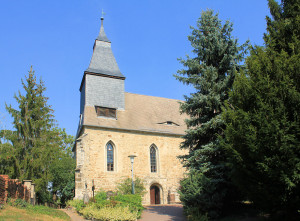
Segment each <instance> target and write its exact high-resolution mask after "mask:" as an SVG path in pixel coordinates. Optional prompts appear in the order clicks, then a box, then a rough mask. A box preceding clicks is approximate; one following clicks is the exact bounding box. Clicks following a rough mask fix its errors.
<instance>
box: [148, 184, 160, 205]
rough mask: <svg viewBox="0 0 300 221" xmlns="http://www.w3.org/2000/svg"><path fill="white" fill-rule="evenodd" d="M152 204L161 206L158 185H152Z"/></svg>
mask: <svg viewBox="0 0 300 221" xmlns="http://www.w3.org/2000/svg"><path fill="white" fill-rule="evenodd" d="M150 203H151V204H160V193H159V187H158V186H156V185H152V186H151V187H150Z"/></svg>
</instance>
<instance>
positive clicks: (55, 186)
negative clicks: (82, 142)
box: [50, 128, 76, 206]
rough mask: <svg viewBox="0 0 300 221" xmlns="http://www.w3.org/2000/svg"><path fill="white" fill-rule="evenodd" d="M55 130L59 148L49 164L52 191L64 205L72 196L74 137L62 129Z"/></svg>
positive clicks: (74, 164) (73, 182)
mask: <svg viewBox="0 0 300 221" xmlns="http://www.w3.org/2000/svg"><path fill="white" fill-rule="evenodd" d="M55 131H56V132H57V133H58V135H59V140H58V141H59V143H58V145H59V146H60V147H61V149H60V152H59V155H58V157H57V159H55V161H54V162H53V163H52V164H51V166H50V173H51V175H52V179H51V182H52V193H53V194H56V195H58V196H59V197H60V203H61V204H62V205H63V206H64V205H65V203H66V201H67V200H70V199H72V198H73V197H74V190H75V167H76V162H75V159H74V158H73V157H72V156H73V154H72V151H71V149H72V145H73V143H74V137H73V136H71V135H67V133H66V132H65V130H64V129H63V130H61V129H58V128H55Z"/></svg>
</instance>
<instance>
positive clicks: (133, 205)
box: [113, 194, 144, 217]
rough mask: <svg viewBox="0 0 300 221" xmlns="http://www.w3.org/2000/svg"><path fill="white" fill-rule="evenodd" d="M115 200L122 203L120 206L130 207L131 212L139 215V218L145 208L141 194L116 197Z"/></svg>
mask: <svg viewBox="0 0 300 221" xmlns="http://www.w3.org/2000/svg"><path fill="white" fill-rule="evenodd" d="M113 200H115V201H117V202H120V206H123V207H128V208H129V209H130V211H131V212H132V213H134V214H137V216H138V217H140V216H141V215H142V211H143V210H144V207H143V206H142V197H141V195H139V194H135V195H133V194H130V195H121V194H119V195H116V196H114V197H113Z"/></svg>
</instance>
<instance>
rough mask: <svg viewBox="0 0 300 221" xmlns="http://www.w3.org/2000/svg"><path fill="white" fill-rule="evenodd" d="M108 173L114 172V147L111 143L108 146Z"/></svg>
mask: <svg viewBox="0 0 300 221" xmlns="http://www.w3.org/2000/svg"><path fill="white" fill-rule="evenodd" d="M106 151H107V154H106V156H107V171H114V147H113V145H112V144H111V143H108V144H107V145H106Z"/></svg>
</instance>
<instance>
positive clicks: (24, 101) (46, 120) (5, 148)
mask: <svg viewBox="0 0 300 221" xmlns="http://www.w3.org/2000/svg"><path fill="white" fill-rule="evenodd" d="M22 85H23V88H24V90H25V94H24V95H22V93H21V92H20V91H19V93H18V96H17V95H15V99H16V101H17V103H18V105H19V107H18V108H17V109H15V108H13V107H12V106H11V105H6V109H7V111H8V112H9V113H10V114H11V116H12V118H13V125H14V128H15V130H14V131H9V130H6V131H1V133H0V136H1V137H2V140H4V144H2V145H1V147H0V152H1V156H0V165H1V166H0V172H1V173H4V174H8V175H10V177H11V178H17V179H20V180H24V179H25V180H33V182H34V183H35V184H36V191H37V196H38V197H39V201H40V202H43V201H48V200H49V197H50V196H49V194H48V192H47V187H48V184H49V181H51V178H52V174H51V173H50V166H51V164H52V163H53V162H55V161H56V159H58V158H59V157H61V154H62V149H63V148H64V147H62V145H60V142H61V139H60V137H59V133H58V131H57V130H54V128H55V121H54V116H53V110H52V108H51V107H50V106H49V105H48V104H47V100H48V98H47V97H46V96H45V95H44V92H45V90H46V88H45V86H44V83H43V82H42V81H40V82H39V83H37V81H36V77H35V74H34V71H33V70H32V68H31V69H30V71H29V73H28V76H26V77H25V81H23V80H22Z"/></svg>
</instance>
